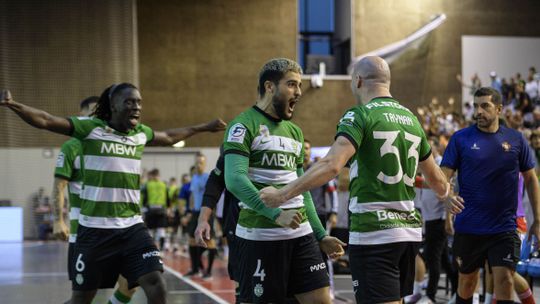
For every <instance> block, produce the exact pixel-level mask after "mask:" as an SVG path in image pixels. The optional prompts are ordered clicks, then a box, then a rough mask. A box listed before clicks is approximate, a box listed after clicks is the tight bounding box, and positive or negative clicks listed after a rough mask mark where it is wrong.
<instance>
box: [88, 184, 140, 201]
mask: <svg viewBox="0 0 540 304" xmlns="http://www.w3.org/2000/svg"><path fill="white" fill-rule="evenodd" d="M140 196H141V193H140V191H139V190H134V189H123V188H105V187H94V186H88V185H85V186H84V189H83V190H82V191H81V199H85V200H89V201H94V202H111V203H133V204H139V201H140Z"/></svg>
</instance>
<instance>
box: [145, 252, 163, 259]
mask: <svg viewBox="0 0 540 304" xmlns="http://www.w3.org/2000/svg"><path fill="white" fill-rule="evenodd" d="M151 257H161V254H160V253H159V250H154V251H150V252H146V253H143V255H142V258H143V260H144V259H148V258H151Z"/></svg>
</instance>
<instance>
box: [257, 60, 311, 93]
mask: <svg viewBox="0 0 540 304" xmlns="http://www.w3.org/2000/svg"><path fill="white" fill-rule="evenodd" d="M291 71H292V72H296V73H298V74H302V67H301V66H300V65H299V64H298V63H297V62H296V61H294V60H291V59H288V58H274V59H271V60H270V61H268V62H266V63H265V64H264V66H263V67H262V68H261V71H260V72H259V87H258V90H259V97H261V98H262V97H264V94H265V92H266V89H265V88H264V83H265V82H266V81H272V82H273V83H274V84H276V85H277V84H278V83H279V81H280V80H281V78H283V76H285V74H286V73H287V72H291Z"/></svg>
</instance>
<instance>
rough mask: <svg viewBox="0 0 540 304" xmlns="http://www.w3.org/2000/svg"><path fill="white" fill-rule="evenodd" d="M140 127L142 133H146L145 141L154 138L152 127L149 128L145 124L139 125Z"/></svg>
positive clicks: (147, 141)
mask: <svg viewBox="0 0 540 304" xmlns="http://www.w3.org/2000/svg"><path fill="white" fill-rule="evenodd" d="M141 128H142V131H143V132H144V134H145V135H146V143H149V142H151V141H152V140H154V130H152V128H150V127H149V126H147V125H141Z"/></svg>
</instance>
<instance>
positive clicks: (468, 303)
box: [456, 295, 473, 304]
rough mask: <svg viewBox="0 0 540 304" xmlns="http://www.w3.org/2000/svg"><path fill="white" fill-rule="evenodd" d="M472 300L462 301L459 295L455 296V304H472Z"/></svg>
mask: <svg viewBox="0 0 540 304" xmlns="http://www.w3.org/2000/svg"><path fill="white" fill-rule="evenodd" d="M472 300H473V298H472V297H470V298H468V299H463V298H462V297H460V296H459V295H456V304H472Z"/></svg>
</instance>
